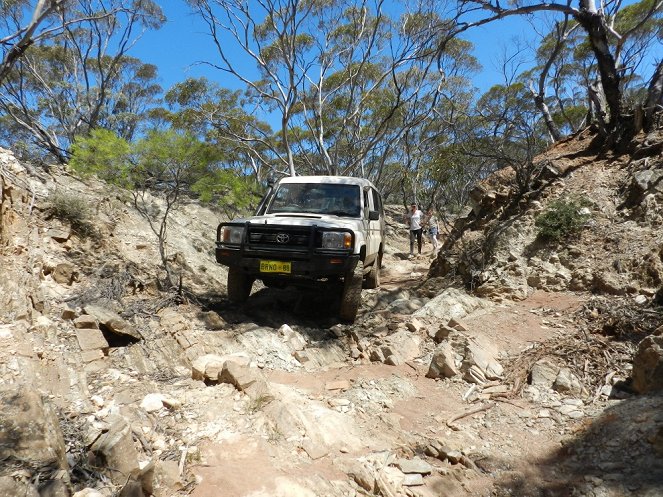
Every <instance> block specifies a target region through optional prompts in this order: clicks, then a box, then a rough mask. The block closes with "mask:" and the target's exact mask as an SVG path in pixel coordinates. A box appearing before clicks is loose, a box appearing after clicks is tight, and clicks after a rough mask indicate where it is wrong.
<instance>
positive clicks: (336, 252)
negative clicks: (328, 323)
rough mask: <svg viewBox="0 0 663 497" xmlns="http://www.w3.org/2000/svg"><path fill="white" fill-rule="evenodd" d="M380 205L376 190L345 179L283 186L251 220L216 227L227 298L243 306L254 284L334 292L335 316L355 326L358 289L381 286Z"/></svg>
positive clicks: (309, 179) (289, 181) (304, 179)
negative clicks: (327, 288)
mask: <svg viewBox="0 0 663 497" xmlns="http://www.w3.org/2000/svg"><path fill="white" fill-rule="evenodd" d="M384 227H385V223H384V211H383V206H382V198H381V196H380V194H379V192H378V191H377V189H376V188H375V186H373V184H372V183H371V182H370V181H368V180H366V179H362V178H352V177H345V176H296V177H287V178H283V179H281V180H280V181H279V182H278V183H277V184H276V185H274V186H273V187H272V188H270V190H269V191H268V192H267V194H266V195H265V197H264V198H263V200H262V202H261V203H260V205H259V207H258V209H257V211H256V214H255V216H253V217H248V218H244V219H235V220H233V221H231V222H228V223H221V224H220V225H219V227H218V228H217V238H216V260H217V262H219V263H220V264H224V265H226V266H228V268H229V269H228V298H229V299H230V300H231V301H233V302H244V301H246V299H248V297H249V295H250V293H251V288H252V286H253V283H254V281H255V280H256V279H259V280H262V282H263V283H264V284H265V285H266V286H281V287H285V286H290V285H293V286H309V287H310V286H313V287H318V286H321V285H327V284H329V286H336V287H337V288H338V286H339V285H340V288H341V304H340V309H339V315H340V317H341V319H343V320H344V321H350V322H352V321H354V320H355V318H356V316H357V312H358V309H359V306H360V304H361V289H362V285H363V286H364V287H365V288H376V287H378V286H379V285H380V265H381V263H382V255H383V253H384Z"/></svg>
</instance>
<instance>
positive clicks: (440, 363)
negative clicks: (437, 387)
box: [426, 342, 459, 378]
mask: <svg viewBox="0 0 663 497" xmlns="http://www.w3.org/2000/svg"><path fill="white" fill-rule="evenodd" d="M458 374H459V370H458V368H457V366H456V353H455V352H454V350H453V348H452V347H451V345H450V344H449V343H446V342H443V343H441V344H440V345H438V346H437V348H436V349H435V352H433V358H432V359H431V363H430V366H429V368H428V373H426V376H427V377H428V378H451V377H453V376H456V375H458Z"/></svg>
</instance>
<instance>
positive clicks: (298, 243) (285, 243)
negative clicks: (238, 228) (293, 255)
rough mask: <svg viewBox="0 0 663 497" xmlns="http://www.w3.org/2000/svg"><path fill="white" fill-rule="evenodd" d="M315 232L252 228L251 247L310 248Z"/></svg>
mask: <svg viewBox="0 0 663 497" xmlns="http://www.w3.org/2000/svg"><path fill="white" fill-rule="evenodd" d="M312 233H313V230H312V229H311V228H298V227H295V226H251V225H249V229H248V239H249V245H250V246H257V245H259V246H263V247H275V248H282V249H297V248H308V247H309V244H310V241H311V236H312Z"/></svg>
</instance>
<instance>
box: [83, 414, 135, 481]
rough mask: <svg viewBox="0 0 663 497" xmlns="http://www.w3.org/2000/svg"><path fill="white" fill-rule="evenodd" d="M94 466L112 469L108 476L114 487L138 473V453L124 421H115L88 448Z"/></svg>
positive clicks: (129, 429) (128, 427) (129, 428)
mask: <svg viewBox="0 0 663 497" xmlns="http://www.w3.org/2000/svg"><path fill="white" fill-rule="evenodd" d="M90 452H91V453H92V454H93V455H94V456H95V457H96V459H97V460H96V461H95V462H96V464H95V465H96V466H99V467H107V468H112V470H111V471H109V474H108V476H109V477H110V479H111V480H112V481H113V483H115V484H116V485H124V484H125V483H126V482H127V479H129V478H131V477H133V476H135V475H138V474H139V473H140V466H139V464H138V451H137V449H136V447H135V446H134V441H133V435H132V433H131V427H130V426H129V425H128V424H127V422H126V421H125V420H124V419H121V418H118V419H116V420H115V421H114V422H113V423H112V424H111V425H110V427H109V428H108V431H106V432H104V433H102V434H101V435H100V436H99V438H97V440H95V442H94V443H93V444H92V446H91V447H90Z"/></svg>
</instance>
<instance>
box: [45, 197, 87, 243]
mask: <svg viewBox="0 0 663 497" xmlns="http://www.w3.org/2000/svg"><path fill="white" fill-rule="evenodd" d="M48 204H49V207H50V209H51V215H52V216H53V217H56V218H58V219H60V220H61V221H65V222H68V223H69V224H71V228H72V229H73V230H74V231H75V232H76V233H78V234H79V235H81V236H90V235H92V234H93V233H94V226H93V224H92V223H91V222H90V211H89V209H88V207H87V205H86V203H85V200H84V199H83V198H81V197H80V196H76V195H71V194H68V193H62V192H58V191H55V192H53V193H51V194H50V195H49V197H48Z"/></svg>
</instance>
